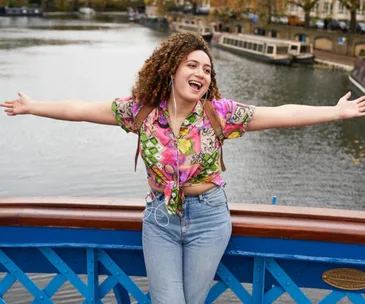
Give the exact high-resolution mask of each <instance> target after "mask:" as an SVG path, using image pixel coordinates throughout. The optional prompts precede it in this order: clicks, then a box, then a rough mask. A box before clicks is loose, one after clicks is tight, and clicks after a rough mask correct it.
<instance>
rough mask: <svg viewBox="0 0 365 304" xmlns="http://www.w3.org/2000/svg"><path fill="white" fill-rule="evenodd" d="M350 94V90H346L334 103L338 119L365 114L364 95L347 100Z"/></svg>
mask: <svg viewBox="0 0 365 304" xmlns="http://www.w3.org/2000/svg"><path fill="white" fill-rule="evenodd" d="M350 96H351V92H348V93H347V94H346V95H345V96H343V97H341V98H340V100H339V101H338V103H337V105H336V108H337V109H338V111H339V112H338V113H339V118H340V119H346V118H353V117H361V116H365V96H361V97H360V98H357V99H354V100H349V98H350Z"/></svg>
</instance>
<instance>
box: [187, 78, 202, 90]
mask: <svg viewBox="0 0 365 304" xmlns="http://www.w3.org/2000/svg"><path fill="white" fill-rule="evenodd" d="M189 84H196V85H197V86H198V88H199V89H200V88H201V87H202V86H203V85H202V84H201V83H199V82H196V81H194V80H192V81H189Z"/></svg>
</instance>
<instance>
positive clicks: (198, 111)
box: [159, 100, 203, 116]
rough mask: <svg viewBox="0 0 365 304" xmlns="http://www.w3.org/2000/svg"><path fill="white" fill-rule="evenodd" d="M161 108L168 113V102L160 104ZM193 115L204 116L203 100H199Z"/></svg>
mask: <svg viewBox="0 0 365 304" xmlns="http://www.w3.org/2000/svg"><path fill="white" fill-rule="evenodd" d="M159 108H160V109H161V110H162V111H167V101H161V102H160V104H159ZM191 114H196V115H197V116H202V115H203V104H202V102H201V100H198V102H197V103H196V104H195V107H194V108H193V110H192V112H191ZM191 114H190V115H191ZM190 115H189V116H190Z"/></svg>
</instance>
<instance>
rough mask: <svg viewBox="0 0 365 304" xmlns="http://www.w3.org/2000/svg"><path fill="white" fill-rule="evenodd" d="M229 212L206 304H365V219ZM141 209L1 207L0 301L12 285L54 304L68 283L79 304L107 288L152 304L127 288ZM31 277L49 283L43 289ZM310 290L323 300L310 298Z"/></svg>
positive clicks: (82, 204) (260, 208)
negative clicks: (285, 302)
mask: <svg viewBox="0 0 365 304" xmlns="http://www.w3.org/2000/svg"><path fill="white" fill-rule="evenodd" d="M230 208H231V217H232V222H233V236H232V238H231V241H230V243H229V245H228V248H227V250H226V252H225V255H224V257H223V259H222V262H221V264H220V265H219V268H218V271H217V275H216V282H215V284H214V286H212V288H211V290H210V293H209V295H208V298H207V300H206V303H213V302H214V301H215V300H216V299H219V297H220V296H221V295H222V294H223V293H224V292H225V291H226V290H230V291H231V292H233V294H234V295H235V297H236V299H237V300H239V301H241V302H243V303H254V304H256V303H273V302H275V301H276V302H280V297H281V296H282V295H284V294H286V295H287V296H290V297H291V298H292V299H293V300H294V302H296V303H312V302H318V303H336V302H338V301H339V300H341V299H342V298H345V297H347V298H348V300H349V301H350V302H352V303H365V299H364V297H363V295H362V293H364V292H365V272H364V271H365V212H362V211H346V210H332V209H319V208H298V207H283V206H273V205H243V204H242V205H241V204H231V205H230ZM142 211H143V202H142V201H137V200H130V199H119V200H116V199H114V200H110V199H76V198H72V199H53V198H52V199H45V198H43V199H36V198H35V199H24V198H11V199H10V198H9V199H8V198H2V199H0V272H1V273H2V275H3V276H2V279H1V281H0V303H6V300H5V298H6V294H7V293H10V292H11V289H12V286H13V285H14V283H15V282H18V284H19V283H20V284H21V285H22V286H23V287H24V288H25V289H26V290H28V291H29V293H30V294H31V299H30V300H24V303H54V301H53V300H52V297H54V295H56V294H57V291H59V290H60V288H61V287H62V286H63V285H64V284H65V283H66V282H68V283H70V284H71V285H72V286H73V287H74V288H75V289H76V290H77V291H78V293H79V294H80V295H81V297H82V298H83V299H84V300H83V301H84V302H83V303H103V299H104V298H105V296H106V295H107V294H108V293H109V292H110V291H111V290H113V291H114V294H115V298H116V301H117V302H118V303H130V298H131V297H132V298H133V299H134V300H135V301H137V302H138V303H150V299H149V296H148V292H147V290H144V291H142V289H141V287H140V286H138V285H137V284H136V283H135V282H134V278H135V277H140V276H142V277H143V276H145V275H146V273H145V267H144V262H143V254H142V243H141V219H142V216H141V215H142ZM34 273H48V274H52V275H50V276H52V278H51V280H50V281H49V283H48V284H47V285H46V286H45V287H42V288H41V287H39V284H37V282H36V281H35V280H33V279H32V278H33V277H32V276H31V275H30V274H34ZM131 277H132V278H133V279H131ZM101 278H103V280H101ZM246 283H248V284H246ZM307 288H312V289H311V290H310V292H309V293H308V290H307ZM313 289H322V290H328V292H326V293H321V298H320V299H316V300H313V299H312V297H311V292H313ZM317 298H318V296H317ZM8 303H11V300H9V299H8Z"/></svg>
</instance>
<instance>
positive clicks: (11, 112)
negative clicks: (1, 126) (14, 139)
mask: <svg viewBox="0 0 365 304" xmlns="http://www.w3.org/2000/svg"><path fill="white" fill-rule="evenodd" d="M4 112H5V113H6V114H7V115H8V116H15V114H14V111H13V109H6V110H5V111H4Z"/></svg>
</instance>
